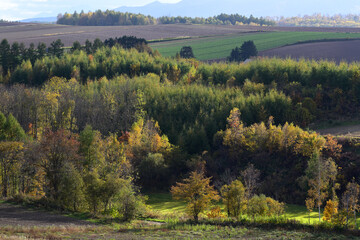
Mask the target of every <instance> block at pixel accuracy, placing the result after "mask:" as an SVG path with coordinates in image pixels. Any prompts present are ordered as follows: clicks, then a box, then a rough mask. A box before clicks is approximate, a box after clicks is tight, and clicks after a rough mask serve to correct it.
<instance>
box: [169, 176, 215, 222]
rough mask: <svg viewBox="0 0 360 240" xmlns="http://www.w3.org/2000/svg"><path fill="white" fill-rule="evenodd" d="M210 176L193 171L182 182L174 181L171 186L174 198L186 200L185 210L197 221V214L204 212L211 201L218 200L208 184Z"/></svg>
mask: <svg viewBox="0 0 360 240" xmlns="http://www.w3.org/2000/svg"><path fill="white" fill-rule="evenodd" d="M210 180H211V178H206V177H205V176H204V173H203V172H197V171H193V172H191V174H190V177H189V178H186V179H184V182H183V183H176V185H175V186H172V187H171V194H172V196H173V198H174V199H177V200H179V199H183V200H185V201H187V203H188V204H187V207H186V210H187V212H188V214H189V215H190V216H191V217H193V218H194V220H195V221H196V222H197V221H198V220H199V214H200V213H202V212H204V211H205V210H206V209H207V208H208V206H209V205H210V203H211V201H213V200H219V199H220V196H219V195H218V192H217V191H216V190H215V189H214V187H213V186H210Z"/></svg>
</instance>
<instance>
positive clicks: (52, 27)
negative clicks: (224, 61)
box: [0, 23, 259, 47]
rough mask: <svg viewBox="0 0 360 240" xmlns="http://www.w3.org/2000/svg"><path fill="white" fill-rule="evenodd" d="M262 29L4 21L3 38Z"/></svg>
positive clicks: (65, 40)
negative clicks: (9, 22) (83, 24)
mask: <svg viewBox="0 0 360 240" xmlns="http://www.w3.org/2000/svg"><path fill="white" fill-rule="evenodd" d="M254 31H259V30H258V29H257V28H247V27H244V28H243V27H236V26H214V25H180V24H179V25H149V26H66V25H56V24H35V23H34V24H9V25H0V39H3V38H6V39H7V40H8V41H9V42H14V41H18V42H24V43H25V44H30V43H31V42H34V43H38V42H45V43H46V44H50V43H51V42H52V41H54V40H57V39H59V38H60V39H61V40H62V42H63V43H64V44H65V47H66V46H71V45H72V43H73V42H74V41H79V42H80V43H82V44H84V43H85V41H86V39H89V40H94V39H95V38H100V39H101V40H105V39H107V38H110V37H121V36H123V35H128V36H130V35H131V36H135V37H140V38H145V39H147V40H154V39H165V38H177V37H194V36H195V37H198V36H213V35H227V34H235V33H241V32H254Z"/></svg>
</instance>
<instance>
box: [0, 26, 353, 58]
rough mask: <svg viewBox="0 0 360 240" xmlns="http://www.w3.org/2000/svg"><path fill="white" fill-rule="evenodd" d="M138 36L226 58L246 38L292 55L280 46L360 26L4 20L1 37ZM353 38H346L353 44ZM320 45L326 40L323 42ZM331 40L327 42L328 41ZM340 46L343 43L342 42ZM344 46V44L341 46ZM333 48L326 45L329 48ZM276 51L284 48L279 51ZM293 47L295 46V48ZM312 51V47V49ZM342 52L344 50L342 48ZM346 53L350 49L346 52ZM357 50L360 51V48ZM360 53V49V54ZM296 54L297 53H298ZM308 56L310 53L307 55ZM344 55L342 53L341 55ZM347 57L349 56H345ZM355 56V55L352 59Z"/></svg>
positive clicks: (157, 45) (339, 35)
mask: <svg viewBox="0 0 360 240" xmlns="http://www.w3.org/2000/svg"><path fill="white" fill-rule="evenodd" d="M124 35H127V36H136V37H140V38H145V39H146V40H149V41H150V42H151V47H153V48H154V49H158V50H159V51H160V53H162V54H163V55H164V56H175V54H176V52H179V51H180V49H181V47H182V46H186V45H190V46H192V47H193V50H194V54H195V57H196V58H197V59H199V60H211V59H222V58H226V57H227V56H228V55H229V54H230V51H231V49H233V48H235V47H236V46H240V45H241V44H242V43H243V42H244V41H247V40H253V41H254V42H255V44H256V46H257V48H258V50H259V51H265V50H269V49H274V51H275V52H270V53H269V54H265V55H266V56H274V55H279V56H288V55H291V56H293V54H291V53H292V52H291V51H290V54H287V52H286V51H287V48H284V49H278V48H279V47H283V46H286V45H289V44H294V43H297V42H299V41H312V40H322V39H357V38H360V28H315V27H259V26H228V25H187V24H171V25H170V24H169V25H147V26H65V25H56V24H36V23H16V24H13V23H3V24H0V40H1V39H4V38H6V39H7V40H8V41H9V42H10V43H13V42H15V41H17V42H23V43H25V44H26V45H27V46H28V45H29V44H30V43H35V44H36V45H37V44H38V43H39V42H44V43H46V44H47V45H49V44H50V43H51V42H53V41H54V40H57V39H61V40H62V42H63V43H64V44H65V47H69V46H71V45H72V43H73V42H74V41H79V42H80V43H81V44H84V43H85V41H86V39H89V40H91V41H93V40H94V39H95V38H100V39H101V40H105V39H107V38H110V37H121V36H124ZM350 42H351V41H348V42H344V44H350ZM319 44H320V45H321V44H322V43H319ZM324 44H327V43H324ZM338 46H340V45H338ZM339 49H341V48H339ZM328 50H331V49H325V50H324V51H325V52H326V51H328ZM276 51H281V54H278V53H277V52H276ZM292 51H293V50H292ZM311 52H312V51H311ZM338 53H340V54H341V53H342V52H341V50H339V51H338ZM344 54H345V55H346V53H344ZM355 54H358V52H356V53H355ZM358 55H360V50H359V54H358ZM294 57H296V56H295V55H294ZM305 57H306V56H305ZM340 57H341V56H340ZM344 58H346V57H344ZM350 60H351V59H350Z"/></svg>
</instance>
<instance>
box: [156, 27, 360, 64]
mask: <svg viewBox="0 0 360 240" xmlns="http://www.w3.org/2000/svg"><path fill="white" fill-rule="evenodd" d="M353 38H360V33H328V32H264V33H245V34H244V33H243V34H237V35H227V36H215V37H201V38H190V39H184V40H174V41H165V42H157V43H152V44H150V46H151V47H152V48H153V49H157V50H158V51H159V52H160V53H161V54H162V55H163V56H166V57H170V56H175V55H176V53H177V52H180V49H181V47H183V46H191V47H192V48H193V52H194V55H195V57H196V58H197V59H198V60H210V59H220V58H226V57H227V56H229V55H230V52H231V50H232V49H233V48H235V47H237V46H238V47H240V46H241V45H242V43H243V42H245V41H249V40H253V41H254V43H255V45H256V47H257V49H258V51H263V50H267V49H272V48H276V47H281V46H285V45H289V44H295V43H298V42H304V41H316V40H330V39H353Z"/></svg>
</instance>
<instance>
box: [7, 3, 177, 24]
mask: <svg viewBox="0 0 360 240" xmlns="http://www.w3.org/2000/svg"><path fill="white" fill-rule="evenodd" d="M153 1H154V0H100V1H99V0H75V1H74V0H0V19H6V20H20V19H26V18H33V17H54V16H57V14H58V13H64V12H66V11H67V12H71V13H72V12H73V11H74V10H77V11H81V10H84V11H85V12H87V11H89V10H91V11H93V10H97V9H101V10H106V9H114V8H117V7H121V6H142V5H145V4H148V3H150V2H153ZM179 1H180V0H160V2H164V3H176V2H179ZM84 6H86V7H84Z"/></svg>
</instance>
